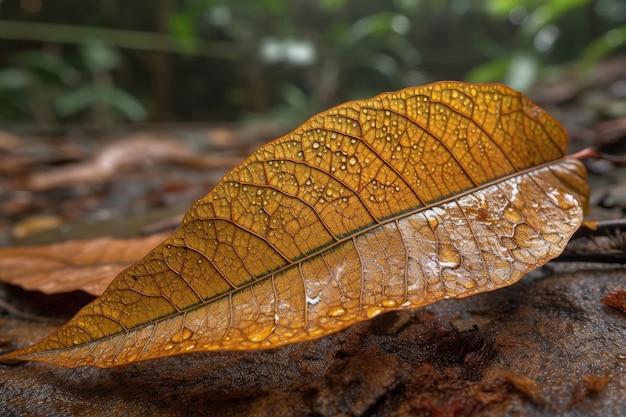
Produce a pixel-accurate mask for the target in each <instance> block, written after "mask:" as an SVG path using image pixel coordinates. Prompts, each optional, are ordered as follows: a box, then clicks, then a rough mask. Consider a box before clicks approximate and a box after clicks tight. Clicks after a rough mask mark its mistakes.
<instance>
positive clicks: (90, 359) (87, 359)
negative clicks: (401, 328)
mask: <svg viewBox="0 0 626 417" xmlns="http://www.w3.org/2000/svg"><path fill="white" fill-rule="evenodd" d="M83 360H84V361H85V363H94V362H95V361H96V357H95V356H94V355H92V354H89V355H87V356H85V358H84V359H83Z"/></svg>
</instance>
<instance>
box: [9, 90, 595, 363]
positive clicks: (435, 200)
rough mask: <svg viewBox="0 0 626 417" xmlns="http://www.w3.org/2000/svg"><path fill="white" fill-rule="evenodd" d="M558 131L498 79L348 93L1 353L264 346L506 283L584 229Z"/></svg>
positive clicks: (115, 355)
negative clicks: (370, 94)
mask: <svg viewBox="0 0 626 417" xmlns="http://www.w3.org/2000/svg"><path fill="white" fill-rule="evenodd" d="M566 144H567V137H566V135H565V133H564V131H563V129H562V127H561V126H560V125H559V124H558V122H556V121H555V120H554V119H552V118H551V117H550V116H549V115H548V114H547V113H545V112H544V111H543V110H541V109H539V108H538V107H536V106H535V105H534V104H533V103H531V102H530V101H529V100H528V99H526V98H525V97H524V96H522V95H520V94H519V93H516V92H514V91H512V90H510V89H508V88H506V87H504V86H501V85H472V84H463V83H436V84H431V85H428V86H424V87H417V88H412V89H406V90H402V91H399V92H396V93H388V94H382V95H380V96H377V97H375V98H373V99H371V100H366V101H357V102H350V103H346V104H344V105H341V106H338V107H336V108H334V109H330V110H328V111H327V112H324V113H322V114H320V115H317V116H314V117H313V118H311V119H310V120H309V121H307V122H306V123H305V124H304V125H303V126H301V127H300V128H299V129H296V130H295V131H294V132H292V133H291V134H288V135H286V136H284V137H282V138H280V139H278V140H276V141H274V142H272V143H270V144H268V145H265V146H264V147H262V148H261V149H259V150H258V151H257V152H256V153H254V154H253V155H252V156H251V157H250V158H249V159H248V160H246V161H245V162H244V163H243V164H242V165H240V166H239V167H237V168H235V169H234V170H232V171H231V172H229V173H228V174H227V175H226V176H225V177H224V179H223V180H222V181H221V182H220V183H219V184H218V185H217V186H216V188H215V189H214V190H213V191H211V192H210V193H209V194H208V195H207V196H205V197H204V198H203V199H201V200H199V201H198V202H197V203H196V204H194V206H193V207H192V208H191V209H190V210H189V211H188V213H187V215H186V216H185V218H184V220H183V224H182V225H181V228H180V229H179V230H178V231H177V233H176V234H175V235H174V236H172V237H171V238H170V239H167V240H166V241H165V242H164V243H163V244H161V245H159V246H158V247H157V248H155V249H154V250H153V251H152V252H151V253H150V254H149V255H147V256H146V257H145V258H144V259H143V260H141V261H140V262H138V263H137V264H135V265H133V266H131V267H130V268H128V269H127V270H125V271H124V272H122V273H121V274H120V275H119V276H118V277H117V278H116V279H115V281H114V282H113V283H112V284H111V286H110V287H109V288H108V289H107V290H106V291H105V293H104V294H103V295H102V296H101V297H100V298H98V299H97V300H95V301H94V302H93V303H91V304H89V305H88V306H86V307H85V308H84V309H83V310H81V311H80V312H79V313H78V314H77V315H76V317H74V318H73V319H72V320H71V321H70V322H68V323H67V324H66V325H64V326H63V327H62V328H61V329H59V330H58V331H57V332H55V333H54V334H52V335H51V336H50V337H48V338H47V339H45V340H44V341H42V342H40V343H38V344H36V345H34V346H31V347H29V348H25V349H22V350H19V351H16V352H13V353H11V354H9V355H7V356H5V357H4V358H5V359H7V358H8V359H11V358H17V359H30V360H40V361H49V362H53V363H57V364H60V365H64V366H81V365H95V366H102V367H109V366H119V365H124V364H128V363H131V362H133V361H137V360H144V359H150V358H156V357H163V356H170V355H174V354H180V353H184V352H188V351H198V350H216V349H228V350H245V349H259V348H272V347H277V346H281V345H284V344H287V343H293V342H298V341H303V340H310V339H312V338H316V337H320V336H323V335H326V334H330V333H332V332H335V331H338V330H340V329H342V328H344V327H346V326H348V325H350V324H353V323H355V322H357V321H360V320H365V319H367V318H370V317H372V316H375V315H377V314H380V313H381V312H384V311H388V310H391V309H398V308H414V307H418V306H422V305H426V304H429V303H432V302H435V301H437V300H440V299H442V298H449V297H465V296H468V295H471V294H475V293H477V292H482V291H487V290H493V289H496V288H500V287H502V286H506V285H510V284H512V283H513V282H515V281H517V280H518V279H520V278H521V277H522V275H523V274H524V273H526V272H528V271H530V270H532V269H534V268H536V267H538V266H540V265H543V264H544V263H545V262H547V261H548V260H549V259H552V258H554V257H556V256H558V255H559V254H560V253H561V251H562V250H563V248H564V247H565V244H566V243H567V240H568V239H569V238H570V237H571V235H572V234H573V232H574V231H575V230H576V229H577V228H578V227H579V226H580V223H581V221H582V207H583V206H584V205H585V204H586V200H587V194H588V189H587V185H586V180H585V175H586V174H585V170H584V167H583V165H582V164H581V163H580V162H579V161H576V160H563V159H562V157H563V153H564V150H565V147H566Z"/></svg>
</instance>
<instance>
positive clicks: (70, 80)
mask: <svg viewBox="0 0 626 417" xmlns="http://www.w3.org/2000/svg"><path fill="white" fill-rule="evenodd" d="M42 4H43V3H42ZM13 15H15V16H17V15H19V16H22V19H23V13H22V14H19V13H18V11H17V10H14V11H13V12H11V11H10V10H9V11H5V10H0V18H2V19H13V21H15V20H16V19H17V18H14V17H13ZM17 20H20V19H17ZM31 21H37V22H40V23H41V22H49V23H54V24H55V26H50V30H48V31H47V33H41V35H40V37H39V38H40V39H39V42H36V41H37V35H36V34H33V33H32V32H33V31H32V30H31V31H30V32H27V31H22V32H19V31H18V29H19V27H16V28H15V29H10V30H9V29H6V30H4V31H3V29H2V27H3V26H2V21H0V42H3V43H8V44H10V45H11V46H12V47H13V52H12V53H9V54H6V55H5V56H0V66H1V67H2V68H1V69H0V94H1V95H2V97H3V99H2V100H1V102H0V119H1V120H3V121H5V122H15V121H25V122H30V123H33V122H34V123H41V124H46V123H59V122H83V121H85V120H87V121H91V122H96V123H110V122H116V121H123V120H128V121H141V120H155V121H156V120H182V121H194V120H202V121H210V120H220V121H221V120H234V119H241V118H242V117H255V116H258V115H264V117H272V118H276V119H278V120H285V121H288V122H290V123H291V122H292V121H299V120H302V119H303V118H304V117H306V116H308V115H310V114H311V113H312V112H314V111H317V110H321V109H324V108H327V107H329V106H331V105H334V104H336V103H338V102H341V101H344V100H348V99H353V98H358V97H367V96H371V95H374V94H377V93H379V92H382V91H388V90H394V89H398V88H402V87H405V86H409V85H416V84H423V83H426V82H430V81H433V80H437V79H464V80H468V81H475V82H494V81H503V82H506V83H507V84H509V85H511V86H513V87H514V88H517V89H520V90H523V91H525V90H528V89H529V88H530V87H531V86H532V85H533V84H534V83H535V82H536V81H537V79H538V78H542V77H546V76H548V75H549V76H560V75H561V74H563V73H564V72H565V71H568V70H571V69H572V68H574V69H578V70H580V71H587V72H589V71H592V70H593V67H594V65H595V63H596V62H597V61H598V60H599V59H602V58H604V57H606V56H607V55H610V54H617V53H622V52H623V51H624V46H625V44H626V2H624V1H623V0H595V1H593V0H479V1H472V0H431V1H424V0H394V1H388V2H380V1H364V0H318V1H310V0H292V1H289V0H239V1H237V2H235V1H232V0H230V1H229V0H178V1H176V0H161V1H158V2H148V1H135V2H122V1H119V0H114V1H111V2H101V3H99V4H97V3H95V2H58V3H56V4H54V3H53V2H47V3H45V5H44V6H43V8H42V10H40V11H39V12H37V13H33V14H32V15H31ZM85 22H87V23H88V24H90V25H92V26H88V27H77V26H80V25H84V24H85ZM60 24H61V25H62V26H61V25H60ZM5 28H9V26H7V25H5ZM11 28H13V26H11ZM106 28H117V29H106ZM122 28H123V29H122ZM72 30H74V31H72ZM78 30H82V31H83V32H81V33H84V34H85V35H84V36H80V35H78V36H75V34H74V33H76V31H78ZM2 38H4V39H5V40H2ZM9 39H11V41H9ZM26 40H28V41H29V42H28V43H27V42H26ZM94 41H95V42H94ZM9 42H10V43H9ZM20 42H22V43H23V44H24V45H23V47H28V48H30V50H28V51H17V50H16V48H19V47H22V46H20V45H21V44H20ZM33 42H35V45H33Z"/></svg>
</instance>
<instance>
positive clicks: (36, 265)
mask: <svg viewBox="0 0 626 417" xmlns="http://www.w3.org/2000/svg"><path fill="white" fill-rule="evenodd" d="M168 236H169V233H159V234H155V235H151V236H146V237H140V238H134V239H116V238H111V237H101V238H97V239H92V240H71V241H67V242H63V243H55V244H52V245H42V246H23V247H19V246H18V247H9V248H0V281H1V282H4V283H7V284H12V285H17V286H20V287H22V288H24V289H25V290H29V291H41V292H43V293H44V294H58V293H63V292H72V291H78V290H80V291H85V292H86V293H88V294H91V295H94V296H98V295H100V294H102V293H103V292H104V290H105V289H106V287H107V286H108V285H109V284H110V283H111V281H112V280H113V278H115V276H117V275H118V274H119V273H120V272H121V271H122V270H123V269H124V268H126V267H128V266H129V265H131V264H132V263H133V262H135V261H137V259H139V258H141V257H142V256H144V255H145V254H146V253H148V252H149V251H150V249H152V248H153V247H154V246H155V245H157V244H159V243H160V242H162V241H163V239H165V238H166V237H168Z"/></svg>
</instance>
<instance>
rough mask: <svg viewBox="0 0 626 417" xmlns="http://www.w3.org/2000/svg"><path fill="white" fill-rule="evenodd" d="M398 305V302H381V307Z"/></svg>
mask: <svg viewBox="0 0 626 417" xmlns="http://www.w3.org/2000/svg"><path fill="white" fill-rule="evenodd" d="M397 304H398V303H397V302H396V300H383V301H381V302H380V305H382V306H383V307H387V308H391V307H395V306H396V305H397Z"/></svg>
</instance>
